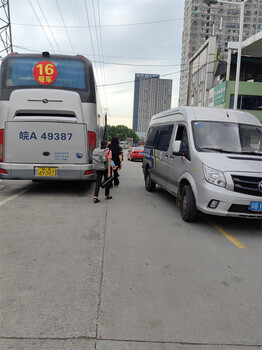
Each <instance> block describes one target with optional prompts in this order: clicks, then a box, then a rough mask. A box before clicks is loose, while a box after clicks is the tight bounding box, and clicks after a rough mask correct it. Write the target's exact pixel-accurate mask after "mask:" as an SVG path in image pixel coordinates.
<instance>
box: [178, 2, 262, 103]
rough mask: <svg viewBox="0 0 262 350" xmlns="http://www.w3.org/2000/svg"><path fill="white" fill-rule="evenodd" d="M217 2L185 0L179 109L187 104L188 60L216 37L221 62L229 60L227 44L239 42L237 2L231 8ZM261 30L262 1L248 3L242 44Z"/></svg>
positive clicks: (246, 3) (238, 10)
mask: <svg viewBox="0 0 262 350" xmlns="http://www.w3.org/2000/svg"><path fill="white" fill-rule="evenodd" d="M218 1H219V0H218ZM218 1H217V3H216V4H212V3H211V4H210V5H207V4H205V3H204V1H203V0H185V8H184V29H183V36H182V56H181V73H180V88H179V101H178V104H179V105H185V103H186V90H187V70H188V62H189V59H190V58H191V57H192V56H193V55H194V54H195V53H196V52H197V51H198V49H199V48H200V47H201V46H202V45H203V44H204V42H205V41H206V40H207V39H208V38H209V37H211V36H216V42H217V46H218V47H217V50H218V54H219V56H220V58H223V57H226V55H227V44H228V42H230V41H235V42H238V39H239V21H240V6H239V5H238V1H232V4H225V3H219V2H218ZM211 2H212V1H211ZM261 30H262V1H261V0H247V1H246V2H245V11H244V26H243V40H246V39H248V38H249V37H251V36H252V35H254V34H256V33H257V32H259V31H261Z"/></svg>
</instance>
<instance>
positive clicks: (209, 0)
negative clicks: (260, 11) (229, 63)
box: [204, 0, 245, 109]
mask: <svg viewBox="0 0 262 350" xmlns="http://www.w3.org/2000/svg"><path fill="white" fill-rule="evenodd" d="M218 2H219V3H222V4H230V5H238V6H239V7H240V23H239V39H238V50H237V71H236V81H235V96H234V105H233V109H237V100H238V90H239V77H240V66H241V51H242V37H243V22H244V8H245V0H242V1H241V2H231V1H223V0H204V3H205V4H207V5H208V6H210V5H212V4H216V3H218Z"/></svg>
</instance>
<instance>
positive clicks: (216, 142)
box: [192, 121, 262, 155]
mask: <svg viewBox="0 0 262 350" xmlns="http://www.w3.org/2000/svg"><path fill="white" fill-rule="evenodd" d="M192 129H193V135H194V142H195V147H196V149H197V150H198V151H200V152H210V151H211V152H222V153H223V152H225V153H242V154H256V155H262V127H261V126H257V125H247V124H237V123H223V122H211V121H195V122H192Z"/></svg>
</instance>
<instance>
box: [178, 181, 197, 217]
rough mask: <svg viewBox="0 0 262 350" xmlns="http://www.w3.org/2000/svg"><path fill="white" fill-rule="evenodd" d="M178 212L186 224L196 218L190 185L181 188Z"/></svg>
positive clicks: (193, 197) (194, 202) (195, 208)
mask: <svg viewBox="0 0 262 350" xmlns="http://www.w3.org/2000/svg"><path fill="white" fill-rule="evenodd" d="M180 212H181V216H182V219H183V220H184V221H186V222H193V221H195V220H196V218H197V207H196V201H195V196H194V193H193V191H192V188H191V186H190V185H185V186H184V187H183V188H182V191H181V203H180Z"/></svg>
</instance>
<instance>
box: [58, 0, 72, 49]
mask: <svg viewBox="0 0 262 350" xmlns="http://www.w3.org/2000/svg"><path fill="white" fill-rule="evenodd" d="M56 5H57V7H58V10H59V13H60V16H61V19H62V22H63V25H64V26H63V27H64V28H65V31H66V35H67V37H68V40H69V42H70V45H71V49H72V52H74V47H73V44H72V41H71V39H70V36H69V33H68V30H67V26H66V24H65V21H64V18H63V15H62V12H61V9H60V6H59V4H58V0H56Z"/></svg>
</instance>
